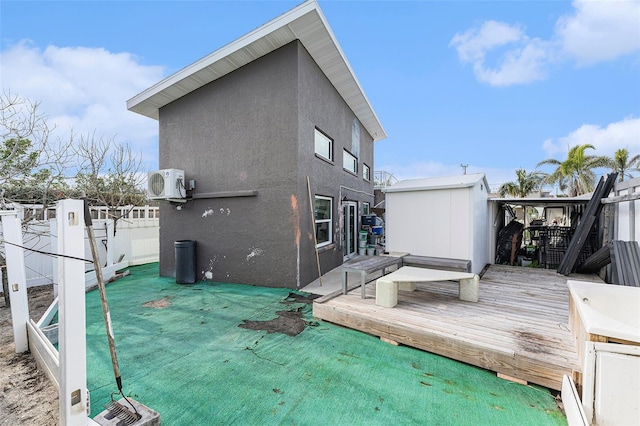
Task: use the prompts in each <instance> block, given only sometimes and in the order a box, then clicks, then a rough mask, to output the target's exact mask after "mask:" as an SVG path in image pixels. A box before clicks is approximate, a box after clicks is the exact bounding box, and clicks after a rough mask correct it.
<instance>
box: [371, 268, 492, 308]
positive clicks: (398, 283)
mask: <svg viewBox="0 0 640 426" xmlns="http://www.w3.org/2000/svg"><path fill="white" fill-rule="evenodd" d="M429 281H458V283H459V284H458V289H459V290H458V291H459V295H458V298H459V299H460V300H464V301H467V302H477V301H478V283H479V281H480V277H479V276H478V275H476V274H472V273H469V272H457V271H442V270H438V269H426V268H416V267H412V266H403V267H402V268H400V269H398V270H397V271H395V272H392V273H390V274H388V275H385V276H383V277H380V278H378V279H377V280H376V305H378V306H385V307H387V308H393V307H394V306H396V305H397V304H398V290H404V291H414V290H415V289H416V283H417V282H418V283H420V282H429Z"/></svg>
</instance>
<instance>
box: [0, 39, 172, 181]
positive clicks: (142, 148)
mask: <svg viewBox="0 0 640 426" xmlns="http://www.w3.org/2000/svg"><path fill="white" fill-rule="evenodd" d="M0 65H1V66H2V90H4V91H10V92H11V93H12V94H13V95H19V96H20V97H22V98H25V99H29V100H31V101H34V102H40V103H41V104H40V112H41V113H43V114H45V115H46V116H47V121H48V122H49V124H50V125H55V126H56V131H55V133H54V134H53V136H54V137H60V138H63V139H67V138H68V137H69V135H70V133H71V131H73V133H74V134H76V135H80V134H85V135H86V134H94V133H95V135H96V137H104V138H107V139H111V138H114V139H115V140H116V141H118V142H126V143H129V144H130V145H131V147H132V151H133V152H134V153H138V152H142V157H143V161H144V163H145V167H150V168H151V167H156V166H157V161H158V160H157V157H158V148H157V140H158V123H157V121H155V120H151V119H149V118H146V117H143V116H141V115H138V114H135V113H133V112H130V111H128V110H127V108H126V101H127V99H129V98H131V97H133V96H134V95H136V94H137V93H139V92H141V91H142V90H144V89H146V88H147V87H149V86H151V85H153V84H155V83H156V82H158V81H159V80H160V79H161V78H162V77H163V75H162V73H163V69H162V68H161V67H158V66H146V65H141V64H139V63H138V62H137V60H136V57H135V56H134V55H132V54H130V53H112V52H109V51H107V50H105V49H97V48H85V47H57V46H48V47H47V48H46V49H44V50H42V49H40V48H38V47H36V46H33V45H32V44H31V43H29V42H28V41H22V42H20V43H18V44H15V45H12V46H9V47H8V48H6V49H5V50H3V51H2V52H0Z"/></svg>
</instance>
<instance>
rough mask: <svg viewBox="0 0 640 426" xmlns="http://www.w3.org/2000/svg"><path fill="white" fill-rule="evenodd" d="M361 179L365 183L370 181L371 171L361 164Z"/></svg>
mask: <svg viewBox="0 0 640 426" xmlns="http://www.w3.org/2000/svg"><path fill="white" fill-rule="evenodd" d="M362 178H363V179H364V180H366V181H367V182H368V181H370V180H371V169H370V168H369V166H367V165H366V164H364V163H362Z"/></svg>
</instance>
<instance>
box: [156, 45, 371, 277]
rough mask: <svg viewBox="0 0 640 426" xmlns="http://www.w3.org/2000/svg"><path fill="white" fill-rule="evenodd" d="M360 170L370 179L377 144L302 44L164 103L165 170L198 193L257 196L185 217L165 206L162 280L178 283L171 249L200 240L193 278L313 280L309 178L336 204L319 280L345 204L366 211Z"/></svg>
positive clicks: (336, 256)
mask: <svg viewBox="0 0 640 426" xmlns="http://www.w3.org/2000/svg"><path fill="white" fill-rule="evenodd" d="M354 123H355V124H354ZM354 125H355V126H356V127H357V130H358V131H357V132H355V133H358V134H357V138H354V136H353V135H354ZM316 127H318V128H319V129H321V130H322V131H324V132H325V133H326V134H328V135H329V136H330V137H331V138H332V139H333V140H334V162H333V163H327V162H326V161H324V160H321V159H318V158H316V156H315V154H314V130H315V128H316ZM343 147H348V148H349V150H350V151H352V152H353V151H354V150H355V151H357V156H358V158H359V164H358V175H357V176H354V175H353V174H350V173H349V172H346V171H344V170H343V168H342V150H343ZM363 161H364V162H366V163H367V164H368V165H369V166H370V168H371V173H373V139H372V137H371V136H370V135H369V134H368V133H367V132H366V130H365V129H364V128H362V126H361V125H360V123H359V122H358V121H357V119H356V118H355V114H354V113H353V112H352V111H351V110H350V108H349V107H348V106H347V105H346V104H345V102H344V100H343V99H342V97H341V96H340V95H339V94H338V93H337V91H336V90H335V88H334V87H333V86H332V85H331V83H330V82H329V81H328V80H327V78H326V76H324V74H323V73H322V72H321V71H320V69H319V67H318V66H317V65H316V64H315V62H314V61H313V59H312V58H311V57H310V56H309V54H308V53H307V51H306V50H305V49H304V47H303V46H302V45H301V44H300V43H299V42H298V41H295V42H292V43H290V44H288V45H286V46H284V47H282V48H280V49H278V50H276V51H275V52H272V53H270V54H269V55H267V56H265V57H263V58H260V59H258V60H256V61H254V62H252V63H250V64H248V65H246V66H244V67H242V68H240V69H238V70H236V71H234V72H233V73H231V74H229V75H227V76H225V77H223V78H221V79H219V80H217V81H215V82H213V83H210V84H208V85H207V86H204V87H203V88H200V89H198V90H196V91H194V92H192V93H191V94H189V95H186V96H184V97H183V98H181V99H178V100H177V101H175V102H173V103H171V104H169V105H167V106H165V107H164V108H162V109H161V110H160V168H178V169H184V170H185V174H186V181H187V182H188V181H189V180H191V179H194V180H195V181H196V191H195V194H196V195H197V194H203V193H219V192H226V191H245V190H255V191H257V196H255V197H236V198H211V199H196V200H193V201H189V202H188V203H186V204H185V205H183V206H182V209H181V210H177V209H176V208H175V206H169V205H168V204H167V203H162V206H161V219H160V227H161V229H160V273H161V275H163V276H175V254H174V253H175V251H174V242H175V241H178V240H195V241H196V242H197V272H198V279H203V278H206V279H211V280H213V281H223V282H236V283H244V284H255V285H263V286H273V287H290V288H299V287H303V286H304V285H306V284H308V283H310V282H311V281H313V280H314V279H316V278H317V276H318V271H317V266H316V258H315V250H314V243H313V225H312V222H313V217H312V215H311V212H310V206H309V196H308V191H307V176H309V178H310V181H311V190H312V197H313V195H315V194H318V195H325V196H329V197H332V199H333V223H332V225H333V242H334V244H332V245H330V246H328V247H326V248H323V249H321V252H320V262H321V269H322V272H323V273H325V272H327V271H329V270H330V269H333V268H334V267H336V266H339V265H340V264H341V263H342V246H341V241H340V234H341V233H340V229H341V228H340V226H341V216H340V214H341V206H340V199H341V197H342V195H345V196H346V198H347V199H349V200H354V201H358V203H359V204H361V203H362V201H367V202H370V203H372V202H373V195H367V194H373V184H372V183H371V182H366V181H365V180H363V179H362V177H361V176H362V175H361V173H362V162H363ZM341 187H343V189H341ZM347 188H351V189H353V190H355V191H353V190H351V189H347Z"/></svg>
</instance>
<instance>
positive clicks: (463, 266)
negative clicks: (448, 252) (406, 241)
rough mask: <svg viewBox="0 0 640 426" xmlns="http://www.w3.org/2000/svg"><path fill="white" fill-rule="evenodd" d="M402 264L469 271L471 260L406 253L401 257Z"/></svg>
mask: <svg viewBox="0 0 640 426" xmlns="http://www.w3.org/2000/svg"><path fill="white" fill-rule="evenodd" d="M402 266H415V267H419V268H429V269H441V270H446V271H459V272H471V261H470V260H462V259H446V258H443V257H431V256H416V255H412V254H410V255H407V256H404V257H403V258H402Z"/></svg>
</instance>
